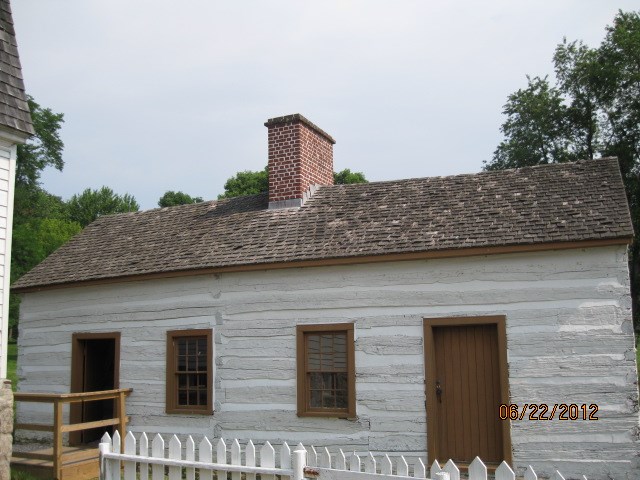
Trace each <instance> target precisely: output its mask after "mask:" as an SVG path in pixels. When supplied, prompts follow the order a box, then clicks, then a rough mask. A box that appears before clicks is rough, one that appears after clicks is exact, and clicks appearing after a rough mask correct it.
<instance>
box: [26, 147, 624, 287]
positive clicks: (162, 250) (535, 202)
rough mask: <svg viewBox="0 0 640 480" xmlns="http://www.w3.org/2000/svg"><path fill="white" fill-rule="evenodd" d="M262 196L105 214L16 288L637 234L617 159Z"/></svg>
mask: <svg viewBox="0 0 640 480" xmlns="http://www.w3.org/2000/svg"><path fill="white" fill-rule="evenodd" d="M267 202H268V199H267V195H266V194H261V195H251V196H245V197H238V198H234V199H229V200H219V201H212V202H204V203H199V204H193V205H183V206H178V207H170V208H162V209H155V210H149V211H145V212H138V213H125V214H118V215H109V216H104V217H101V218H99V219H98V220H96V221H95V222H94V223H92V224H91V225H89V226H88V227H87V228H86V229H85V230H84V231H83V232H82V233H80V234H79V235H77V236H76V237H75V238H73V239H72V240H71V241H70V242H69V243H67V244H66V245H64V246H63V247H61V248H60V249H59V250H57V251H56V252H55V253H53V254H52V255H51V256H50V257H48V258H47V259H46V260H45V261H43V262H42V263H41V264H40V265H38V266H37V267H35V268H34V269H33V270H32V271H31V272H29V273H27V274H26V275H24V276H23V277H22V278H21V279H20V280H18V282H16V284H15V285H14V288H18V289H20V288H30V287H41V286H46V285H52V284H64V283H69V282H80V281H88V280H97V279H107V278H117V277H122V276H130V275H139V274H150V273H159V272H176V271H188V270H196V269H204V268H217V267H233V266H241V265H256V264H269V263H277V262H293V261H305V260H321V259H331V258H341V257H359V256H369V255H382V254H390V253H416V252H436V251H442V250H450V249H465V248H472V247H496V246H518V245H520V246H522V245H532V244H541V243H549V242H575V241H583V240H611V239H625V238H629V237H630V236H632V235H633V228H632V226H631V220H630V216H629V210H628V207H627V201H626V197H625V193H624V187H623V184H622V180H621V176H620V171H619V168H618V163H617V161H616V160H615V159H604V160H592V161H584V162H578V163H573V164H560V165H546V166H538V167H530V168H523V169H519V170H506V171H501V172H483V173H478V174H471V175H456V176H449V177H433V178H418V179H409V180H398V181H389V182H375V183H369V184H358V185H334V186H330V187H321V188H320V189H319V190H318V191H317V192H316V193H315V194H314V195H313V196H312V197H311V198H310V199H309V200H308V201H307V202H306V204H305V205H304V206H303V207H301V208H298V209H295V208H294V209H282V210H268V209H267Z"/></svg>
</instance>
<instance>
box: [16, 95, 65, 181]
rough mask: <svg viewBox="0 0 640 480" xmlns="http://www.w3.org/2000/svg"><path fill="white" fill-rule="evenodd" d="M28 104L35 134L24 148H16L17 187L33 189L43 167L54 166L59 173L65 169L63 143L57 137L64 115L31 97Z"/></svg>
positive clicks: (19, 146)
mask: <svg viewBox="0 0 640 480" xmlns="http://www.w3.org/2000/svg"><path fill="white" fill-rule="evenodd" d="M27 102H28V104H29V109H30V110H31V120H32V122H33V128H34V130H35V132H36V134H35V135H34V136H33V137H32V138H31V139H30V140H29V141H28V142H27V143H25V144H24V145H18V153H17V156H18V158H17V162H16V185H27V186H30V187H35V186H37V185H38V180H39V179H40V174H41V173H42V170H44V168H45V167H48V166H51V167H55V168H57V169H58V170H60V171H62V168H63V167H64V161H63V160H62V150H63V149H64V143H63V142H62V139H61V138H60V127H61V126H62V123H63V122H64V114H62V113H54V112H53V111H51V109H50V108H43V107H41V106H40V105H39V104H38V103H36V102H35V100H34V99H33V98H32V97H30V96H28V97H27Z"/></svg>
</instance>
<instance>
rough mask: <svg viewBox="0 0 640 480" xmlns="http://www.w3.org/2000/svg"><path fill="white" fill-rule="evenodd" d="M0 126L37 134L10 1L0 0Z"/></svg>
mask: <svg viewBox="0 0 640 480" xmlns="http://www.w3.org/2000/svg"><path fill="white" fill-rule="evenodd" d="M0 126H2V127H6V128H9V129H12V130H17V131H18V132H21V133H26V134H28V135H33V134H34V133H35V132H34V130H33V125H32V123H31V115H30V114H29V106H28V105H27V99H26V96H25V93H24V82H23V79H22V70H21V67H20V58H19V56H18V43H17V42H16V34H15V30H14V28H13V18H12V16H11V6H10V4H9V0H0Z"/></svg>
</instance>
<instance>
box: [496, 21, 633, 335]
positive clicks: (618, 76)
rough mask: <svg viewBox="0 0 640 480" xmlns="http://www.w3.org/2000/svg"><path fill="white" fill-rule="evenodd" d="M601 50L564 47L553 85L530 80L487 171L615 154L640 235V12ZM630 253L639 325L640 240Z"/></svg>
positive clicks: (510, 108) (509, 109)
mask: <svg viewBox="0 0 640 480" xmlns="http://www.w3.org/2000/svg"><path fill="white" fill-rule="evenodd" d="M606 32H607V33H606V36H605V38H604V40H603V41H602V43H601V44H600V46H598V47H597V48H590V47H588V46H586V45H584V44H583V43H582V42H579V41H573V42H568V41H567V40H566V39H565V40H564V41H563V42H562V43H560V44H559V45H558V46H557V47H556V50H555V52H554V56H553V64H554V69H555V74H556V79H557V81H556V85H555V86H550V85H549V83H548V81H547V79H546V78H545V79H540V78H538V77H535V78H534V79H529V85H528V87H527V88H526V89H524V90H518V91H517V92H516V93H514V94H512V95H510V96H509V98H508V100H507V103H506V105H505V107H504V113H505V115H506V116H507V118H506V120H505V122H504V123H503V124H502V127H501V131H502V133H503V134H504V137H505V138H504V140H503V141H502V142H501V143H500V144H499V145H498V147H497V148H496V150H495V152H494V154H493V158H492V159H491V161H489V162H485V164H484V169H485V170H498V169H503V168H514V167H521V166H527V165H537V164H540V163H555V162H564V161H568V160H574V159H580V158H583V159H591V158H595V157H599V156H616V157H618V160H619V162H620V169H621V171H622V175H623V179H624V183H625V188H626V192H627V197H628V200H629V205H630V207H631V217H632V221H633V223H634V227H635V230H636V232H640V12H622V11H619V12H618V14H617V15H616V16H615V18H614V21H613V24H612V25H610V26H607V27H606ZM637 238H638V237H636V240H634V243H633V245H632V247H631V251H630V261H629V269H630V273H631V293H632V300H633V310H634V323H635V325H636V329H638V328H639V327H640V241H638V239H637Z"/></svg>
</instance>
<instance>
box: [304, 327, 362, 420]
mask: <svg viewBox="0 0 640 480" xmlns="http://www.w3.org/2000/svg"><path fill="white" fill-rule="evenodd" d="M308 332H346V334H347V388H348V398H347V405H348V407H347V408H346V409H322V410H317V409H316V410H314V409H311V408H309V406H308V405H309V389H308V388H307V387H308V386H307V355H306V346H305V341H304V340H305V334H306V333H308ZM296 365H297V370H298V375H297V384H298V385H297V387H298V416H299V417H334V418H335V417H338V418H349V419H353V418H355V417H356V368H355V343H354V328H353V323H334V324H322V325H298V326H297V327H296Z"/></svg>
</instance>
